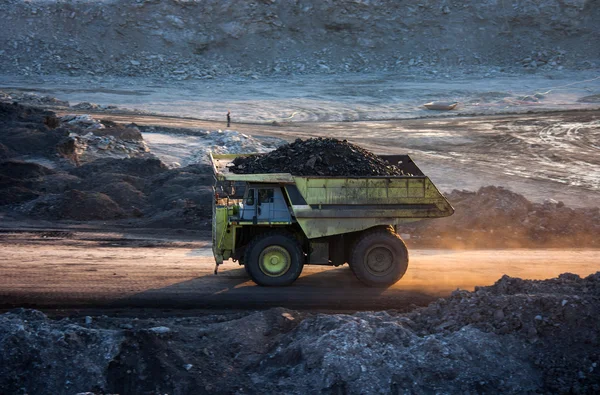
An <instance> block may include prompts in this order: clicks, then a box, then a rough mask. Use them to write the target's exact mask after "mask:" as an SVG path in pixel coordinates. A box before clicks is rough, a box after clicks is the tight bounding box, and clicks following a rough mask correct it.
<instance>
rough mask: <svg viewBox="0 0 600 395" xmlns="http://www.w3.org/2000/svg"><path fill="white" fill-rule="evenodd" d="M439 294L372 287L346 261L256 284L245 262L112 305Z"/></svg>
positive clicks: (231, 305) (302, 303)
mask: <svg viewBox="0 0 600 395" xmlns="http://www.w3.org/2000/svg"><path fill="white" fill-rule="evenodd" d="M437 298H438V296H436V295H432V294H427V293H424V292H418V291H414V290H405V289H402V287H401V286H394V287H391V288H370V287H367V286H365V285H363V284H362V283H361V282H359V281H358V279H356V277H355V276H354V274H353V273H352V271H351V270H350V269H349V268H348V267H347V266H344V267H340V268H337V269H329V270H323V271H319V272H316V273H310V274H306V275H303V276H301V277H300V278H299V279H298V280H297V281H296V282H295V283H294V284H292V285H291V286H287V287H261V286H257V285H256V284H254V283H253V282H252V281H251V280H250V278H249V277H248V276H247V274H246V271H245V270H244V269H243V268H239V269H232V270H226V271H225V270H224V271H222V272H220V273H219V274H218V275H216V276H215V275H212V274H208V275H204V276H201V277H198V278H195V279H192V280H188V281H182V282H180V283H176V284H172V285H169V286H167V287H163V288H158V289H149V290H147V291H144V292H140V293H137V294H134V295H130V296H127V297H124V298H121V299H119V300H117V301H114V302H112V303H111V304H110V307H145V308H178V309H198V308H200V309H254V308H257V309H260V308H269V307H286V308H290V309H311V310H313V309H317V310H381V309H395V310H400V311H405V310H408V309H410V308H412V307H414V305H417V306H424V305H427V304H429V303H430V302H431V301H433V300H436V299H437Z"/></svg>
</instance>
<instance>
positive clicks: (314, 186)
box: [211, 155, 454, 239]
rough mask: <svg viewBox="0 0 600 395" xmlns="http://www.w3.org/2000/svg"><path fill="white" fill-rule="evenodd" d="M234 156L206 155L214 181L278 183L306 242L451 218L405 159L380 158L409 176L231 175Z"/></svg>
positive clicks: (426, 180)
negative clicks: (386, 227)
mask: <svg viewBox="0 0 600 395" xmlns="http://www.w3.org/2000/svg"><path fill="white" fill-rule="evenodd" d="M237 156H239V155H211V161H212V164H213V170H214V173H215V178H216V179H217V180H218V181H221V182H223V181H225V182H227V181H230V182H250V183H260V184H278V185H280V186H281V187H283V188H284V190H285V192H286V194H287V197H288V199H289V202H290V205H291V209H292V212H293V215H294V217H295V220H296V221H297V222H298V224H299V225H300V227H301V228H302V230H303V231H304V232H305V234H306V236H307V237H308V238H309V239H312V238H318V237H324V236H331V235H336V234H343V233H348V232H354V231H360V230H363V229H367V228H370V227H373V226H378V225H398V224H400V223H406V222H411V221H417V220H420V219H424V218H438V217H446V216H450V215H452V214H453V213H454V209H453V208H452V206H451V205H450V203H449V202H448V201H447V200H446V198H445V197H444V196H443V195H442V194H441V193H440V192H439V191H438V189H437V188H436V187H435V185H434V184H433V183H432V182H431V180H430V179H429V177H427V176H425V175H424V174H423V172H422V171H421V170H420V169H419V167H418V166H417V165H416V164H415V163H414V162H413V161H412V159H411V158H410V156H408V155H394V156H381V158H382V159H385V160H387V161H388V162H390V163H392V164H394V165H397V166H398V167H400V168H401V169H402V170H403V171H404V172H405V173H409V174H411V175H409V176H392V177H387V176H377V177H323V176H294V175H292V174H288V173H267V174H235V173H231V172H229V169H228V167H227V165H228V164H229V163H230V162H231V161H233V159H235V157H237Z"/></svg>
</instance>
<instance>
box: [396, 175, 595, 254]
mask: <svg viewBox="0 0 600 395" xmlns="http://www.w3.org/2000/svg"><path fill="white" fill-rule="evenodd" d="M446 198H447V199H448V200H449V201H450V203H451V204H452V205H453V206H454V208H455V212H454V215H452V216H451V217H447V218H441V219H436V220H427V221H421V222H418V223H414V224H409V225H404V226H401V227H399V232H400V233H404V234H408V235H409V239H410V242H411V243H415V244H418V243H420V244H425V245H435V246H438V247H467V248H469V247H528V246H532V247H535V246H537V247H577V246H588V247H590V246H591V247H593V246H600V239H598V237H597V236H596V235H597V234H599V232H600V208H597V207H590V208H575V209H573V208H569V207H566V206H565V205H564V204H563V203H562V202H555V201H550V200H548V201H546V202H544V203H542V204H540V203H532V202H530V201H529V200H527V199H526V198H525V197H524V196H522V195H520V194H517V193H514V192H511V191H510V190H508V189H505V188H502V187H495V186H487V187H483V188H481V189H479V191H477V192H469V191H452V192H451V193H450V194H447V195H446Z"/></svg>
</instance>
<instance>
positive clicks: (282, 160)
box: [230, 138, 404, 176]
mask: <svg viewBox="0 0 600 395" xmlns="http://www.w3.org/2000/svg"><path fill="white" fill-rule="evenodd" d="M230 170H231V171H232V172H234V173H241V174H257V173H291V174H293V175H299V176H300V175H302V176H314V175H320V176H398V175H404V173H403V172H402V170H400V169H399V168H397V167H396V166H393V165H390V164H389V163H388V162H386V161H384V160H382V159H381V158H379V157H378V156H376V155H375V154H373V153H371V152H369V151H367V150H365V149H363V148H360V147H359V146H357V145H354V144H351V143H349V142H347V141H346V140H343V141H340V140H337V139H331V138H312V139H308V140H300V139H297V140H296V141H294V142H293V143H291V144H286V145H283V146H281V147H279V148H277V149H276V150H274V151H271V152H269V153H268V154H264V155H252V156H245V157H244V156H240V157H237V158H236V159H235V160H234V161H233V166H232V167H231V168H230Z"/></svg>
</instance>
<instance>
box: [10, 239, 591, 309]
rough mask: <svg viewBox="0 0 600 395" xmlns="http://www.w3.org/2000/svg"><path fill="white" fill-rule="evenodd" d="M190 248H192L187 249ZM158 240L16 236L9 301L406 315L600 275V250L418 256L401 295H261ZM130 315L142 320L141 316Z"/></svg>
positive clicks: (201, 252)
mask: <svg viewBox="0 0 600 395" xmlns="http://www.w3.org/2000/svg"><path fill="white" fill-rule="evenodd" d="M183 239H185V238H182V240H183ZM187 239H188V241H175V240H173V239H172V238H166V237H160V236H157V235H156V234H154V235H147V236H143V235H140V234H123V233H115V232H111V233H106V232H65V231H62V232H43V231H39V232H34V231H20V232H10V231H7V230H4V231H3V233H2V234H1V235H0V272H2V276H1V277H0V300H2V304H1V307H2V309H3V310H6V309H10V308H11V307H14V306H19V307H23V306H28V307H35V308H38V309H41V310H44V311H47V312H52V311H54V310H55V309H68V310H71V311H72V312H74V314H76V310H77V309H82V311H84V312H86V314H87V313H89V311H90V309H98V310H107V311H109V310H113V311H114V309H117V310H118V309H121V308H128V309H129V308H141V309H146V308H157V309H169V310H171V311H173V310H189V309H217V310H227V309H254V308H268V307H273V306H283V307H287V308H293V309H301V310H302V309H307V310H309V309H318V310H325V311H352V310H379V309H396V310H399V311H407V310H410V309H412V308H413V307H414V305H417V306H422V305H427V304H428V303H429V302H431V301H433V300H435V299H437V298H439V297H445V296H448V295H449V294H450V293H452V291H454V290H456V289H457V288H460V289H464V290H473V289H474V287H475V286H485V285H491V284H493V283H494V282H495V281H497V280H498V279H499V278H500V277H502V275H504V274H507V275H509V276H512V277H521V278H526V279H546V278H553V277H556V276H558V275H559V274H561V273H565V272H571V273H575V274H578V275H580V276H582V277H583V276H587V275H589V274H592V273H595V272H596V271H597V270H598V259H599V257H600V250H594V249H571V250H569V249H567V250H565V249H562V250H558V249H513V250H497V249H496V250H447V249H444V250H442V249H411V250H410V264H409V270H408V272H407V274H406V275H405V276H404V278H403V279H402V280H400V281H399V282H398V283H396V284H395V285H394V286H392V287H390V288H387V289H373V288H367V287H365V286H364V285H362V284H361V283H360V282H359V281H358V280H357V279H356V278H355V277H354V275H353V274H352V272H351V270H350V269H349V268H348V266H347V265H344V266H341V267H338V268H334V267H329V266H314V265H308V266H305V268H304V271H303V273H302V276H301V277H300V278H299V279H298V280H297V281H296V282H295V283H294V284H293V285H292V286H289V287H281V288H267V287H259V286H256V285H255V284H254V283H253V282H252V281H251V280H250V279H249V278H248V276H247V275H246V273H245V271H244V269H243V268H242V267H240V266H239V265H238V264H237V263H234V262H231V261H229V262H226V263H225V264H224V265H222V266H221V267H220V270H219V274H218V275H214V274H213V270H214V260H213V257H212V252H211V249H210V240H207V239H202V240H195V241H193V240H192V239H191V238H189V237H187ZM130 314H138V312H136V311H135V310H132V311H131V312H130Z"/></svg>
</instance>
